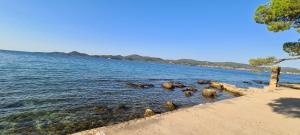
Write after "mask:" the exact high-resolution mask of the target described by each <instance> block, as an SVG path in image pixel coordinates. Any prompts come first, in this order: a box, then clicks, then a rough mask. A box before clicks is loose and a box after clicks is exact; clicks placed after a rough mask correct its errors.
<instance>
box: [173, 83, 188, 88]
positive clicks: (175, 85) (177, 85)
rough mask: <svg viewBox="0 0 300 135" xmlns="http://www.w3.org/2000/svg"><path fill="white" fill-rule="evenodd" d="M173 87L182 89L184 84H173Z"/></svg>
mask: <svg viewBox="0 0 300 135" xmlns="http://www.w3.org/2000/svg"><path fill="white" fill-rule="evenodd" d="M173 85H174V87H176V88H184V87H186V86H185V85H184V84H182V83H181V82H174V83H173Z"/></svg>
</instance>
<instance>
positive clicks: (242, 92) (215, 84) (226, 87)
mask: <svg viewBox="0 0 300 135" xmlns="http://www.w3.org/2000/svg"><path fill="white" fill-rule="evenodd" d="M210 87H212V88H217V89H221V90H226V91H228V92H231V93H233V94H236V95H239V96H243V95H245V92H246V91H247V89H243V88H238V87H236V86H234V85H231V84H226V83H219V82H211V83H210Z"/></svg>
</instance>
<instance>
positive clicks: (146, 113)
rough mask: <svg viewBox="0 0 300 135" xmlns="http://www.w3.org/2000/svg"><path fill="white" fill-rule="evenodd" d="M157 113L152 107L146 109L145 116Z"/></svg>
mask: <svg viewBox="0 0 300 135" xmlns="http://www.w3.org/2000/svg"><path fill="white" fill-rule="evenodd" d="M153 115H155V112H153V111H152V110H151V109H146V110H145V113H144V117H150V116H153Z"/></svg>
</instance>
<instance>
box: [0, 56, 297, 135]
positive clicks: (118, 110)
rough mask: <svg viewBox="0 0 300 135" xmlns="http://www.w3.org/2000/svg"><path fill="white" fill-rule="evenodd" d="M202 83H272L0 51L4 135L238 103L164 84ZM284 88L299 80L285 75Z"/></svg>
mask: <svg viewBox="0 0 300 135" xmlns="http://www.w3.org/2000/svg"><path fill="white" fill-rule="evenodd" d="M198 79H208V80H217V81H221V82H227V83H231V84H236V85H238V86H241V87H249V86H251V87H262V86H263V85H261V84H255V83H251V84H245V83H243V81H252V80H263V81H268V79H269V74H268V73H262V74H261V73H260V74H259V73H252V72H248V71H238V70H224V69H214V68H203V67H192V66H184V65H171V64H157V63H149V62H136V61H119V60H108V59H101V58H93V57H81V56H68V55H62V54H46V53H27V52H12V51H0V134H67V133H74V132H77V131H82V130H86V129H91V128H95V127H99V126H104V125H111V124H114V123H119V122H122V121H126V120H131V119H134V118H139V117H142V116H143V112H144V110H145V109H146V108H152V109H153V110H154V111H157V112H166V111H167V110H165V108H164V106H163V103H164V102H166V101H168V100H172V101H173V102H174V103H175V104H177V105H178V106H179V107H186V106H192V105H195V104H199V103H206V102H214V101H218V100H222V99H228V98H233V97H234V96H233V95H232V94H230V93H226V92H218V96H217V98H216V99H207V98H203V97H202V96H201V94H200V91H198V92H196V93H194V95H193V96H191V97H185V96H184V94H183V92H182V91H181V90H180V89H175V90H174V91H167V90H164V89H162V88H161V87H160V84H161V83H162V82H165V81H180V82H182V83H184V84H186V85H191V86H194V87H197V88H198V89H199V90H201V89H202V88H203V87H205V86H206V85H198V84H197V83H196V81H197V80H198ZM281 81H283V82H300V76H296V75H282V79H281ZM127 82H146V83H151V84H154V85H155V87H154V88H149V89H134V88H131V87H129V86H127Z"/></svg>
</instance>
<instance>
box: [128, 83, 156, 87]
mask: <svg viewBox="0 0 300 135" xmlns="http://www.w3.org/2000/svg"><path fill="white" fill-rule="evenodd" d="M127 85H128V86H130V87H133V88H152V87H154V85H153V84H148V83H132V82H129V83H127Z"/></svg>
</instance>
